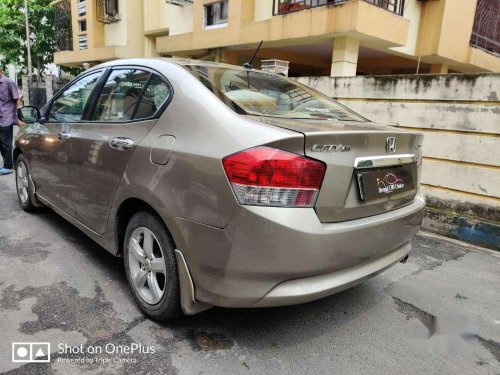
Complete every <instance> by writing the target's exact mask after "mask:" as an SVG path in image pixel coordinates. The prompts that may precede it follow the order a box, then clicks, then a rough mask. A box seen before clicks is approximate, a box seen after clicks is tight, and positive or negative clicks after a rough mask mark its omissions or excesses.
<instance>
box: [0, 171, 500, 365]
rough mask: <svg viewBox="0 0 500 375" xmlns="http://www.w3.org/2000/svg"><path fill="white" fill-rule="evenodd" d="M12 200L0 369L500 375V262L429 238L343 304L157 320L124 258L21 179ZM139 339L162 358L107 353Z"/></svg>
mask: <svg viewBox="0 0 500 375" xmlns="http://www.w3.org/2000/svg"><path fill="white" fill-rule="evenodd" d="M0 197H1V199H0V372H7V373H13V374H44V373H59V374H78V373H89V374H117V373H132V374H142V373H149V374H160V373H163V374H169V373H179V374H332V373H338V374H381V373H383V374H401V373H413V374H454V375H455V374H500V344H499V342H500V292H499V290H500V289H499V285H500V257H498V256H495V255H492V254H488V253H482V252H475V251H470V250H468V249H467V248H465V247H461V246H459V245H455V244H451V243H448V242H443V241H439V240H437V239H433V238H429V237H426V236H418V237H417V238H416V240H415V241H414V251H413V253H412V256H411V258H410V260H409V262H408V263H407V264H398V265H397V266H395V267H393V268H392V269H390V270H389V271H387V272H385V273H384V274H382V275H380V276H377V277H375V278H373V279H371V280H370V281H368V282H365V283H364V284H362V285H360V286H358V287H355V288H353V289H351V290H348V291H345V292H343V293H340V294H337V295H335V296H332V297H330V298H326V299H323V300H320V301H316V302H313V303H309V304H305V305H300V306H292V307H284V308H274V309H253V310H251V309H244V310H231V309H219V308H214V309H212V310H210V311H208V312H206V313H203V314H201V315H198V316H192V317H185V318H182V319H179V320H177V321H175V322H171V323H155V322H153V321H150V320H148V319H145V318H144V317H143V316H142V315H141V313H140V312H139V311H138V309H137V308H136V306H135V304H134V302H133V300H132V296H131V294H130V293H129V291H128V287H127V284H126V280H125V275H124V272H123V270H122V262H121V259H117V258H114V257H112V256H111V255H109V254H108V253H106V252H105V251H104V250H103V249H101V248H99V246H97V245H96V244H95V243H93V242H92V241H90V240H89V239H87V238H86V237H85V236H84V235H83V234H82V233H81V232H79V231H78V230H76V229H75V228H74V227H72V226H71V225H70V224H68V223H66V222H65V221H64V220H63V219H61V218H59V217H58V216H57V215H56V214H54V213H53V212H51V211H49V210H46V211H43V212H41V213H37V214H34V215H33V214H32V215H30V214H27V213H24V212H23V211H21V209H20V208H19V207H18V204H17V200H16V196H15V190H14V178H13V176H9V177H1V178H0ZM387 235H390V233H387ZM426 327H429V328H426ZM459 334H461V336H460V335H459ZM464 338H465V339H467V340H465V339H464ZM12 342H50V343H51V351H52V358H51V362H50V363H37V364H24V363H13V362H12V361H11V353H12V352H11V343H12ZM139 343H140V344H141V345H142V347H141V348H142V349H141V350H142V351H143V352H144V351H146V348H147V349H149V353H138V352H137V351H135V352H134V353H133V354H126V353H123V354H116V353H114V354H113V353H111V354H107V353H106V349H108V350H110V351H116V350H122V351H124V350H127V349H126V348H130V347H131V345H132V344H139ZM65 344H67V345H68V347H70V348H72V349H71V351H72V352H73V354H69V353H58V351H59V345H63V347H62V349H64V348H65V347H64V345H65ZM81 344H83V350H92V349H90V348H93V349H95V350H99V348H101V349H102V350H103V353H102V354H99V355H97V354H88V353H87V354H84V355H81V354H79V353H75V352H76V351H77V349H79V348H81V347H78V345H81ZM75 346H76V348H75ZM151 346H154V350H155V352H154V353H152V350H151V348H150V347H151ZM95 359H98V360H100V361H101V362H104V363H99V362H97V363H96V362H92V363H90V361H91V360H92V361H94V360H95ZM107 360H109V363H105V361H107ZM70 361H71V362H70ZM78 361H87V363H79V362H78Z"/></svg>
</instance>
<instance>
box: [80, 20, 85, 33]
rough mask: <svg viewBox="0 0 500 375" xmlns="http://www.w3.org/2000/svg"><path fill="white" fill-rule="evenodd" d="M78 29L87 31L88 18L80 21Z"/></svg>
mask: <svg viewBox="0 0 500 375" xmlns="http://www.w3.org/2000/svg"><path fill="white" fill-rule="evenodd" d="M78 31H79V32H81V33H83V32H85V31H87V21H86V20H82V21H78Z"/></svg>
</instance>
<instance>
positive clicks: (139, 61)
mask: <svg viewBox="0 0 500 375" xmlns="http://www.w3.org/2000/svg"><path fill="white" fill-rule="evenodd" d="M153 61H155V62H164V63H170V64H176V65H180V66H182V67H186V66H192V65H196V66H206V67H211V68H228V69H238V70H246V69H245V68H243V67H242V66H240V65H231V64H226V63H221V62H213V61H205V60H192V59H186V58H177V57H176V58H172V57H150V58H135V59H118V60H113V61H108V62H105V63H102V64H99V65H96V66H93V67H92V68H91V70H94V69H98V68H103V67H105V68H106V67H113V66H119V65H143V66H147V65H148V62H153ZM249 70H250V69H249ZM251 71H255V72H260V73H267V74H273V73H271V72H264V71H262V70H259V69H251Z"/></svg>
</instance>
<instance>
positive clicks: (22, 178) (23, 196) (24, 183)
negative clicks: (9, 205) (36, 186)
mask: <svg viewBox="0 0 500 375" xmlns="http://www.w3.org/2000/svg"><path fill="white" fill-rule="evenodd" d="M16 178H17V193H18V195H19V199H20V200H21V202H22V203H23V204H25V203H26V202H27V201H28V198H29V182H28V170H27V169H26V165H25V164H24V163H23V162H20V163H19V164H18V165H17V176H16Z"/></svg>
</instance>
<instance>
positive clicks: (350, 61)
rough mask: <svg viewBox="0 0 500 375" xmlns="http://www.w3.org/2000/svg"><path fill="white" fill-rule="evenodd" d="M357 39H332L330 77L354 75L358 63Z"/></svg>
mask: <svg viewBox="0 0 500 375" xmlns="http://www.w3.org/2000/svg"><path fill="white" fill-rule="evenodd" d="M358 52H359V40H358V39H355V38H350V37H341V38H335V40H334V41H333V54H332V68H331V71H330V76H331V77H354V76H355V75H356V67H357V65H358Z"/></svg>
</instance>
